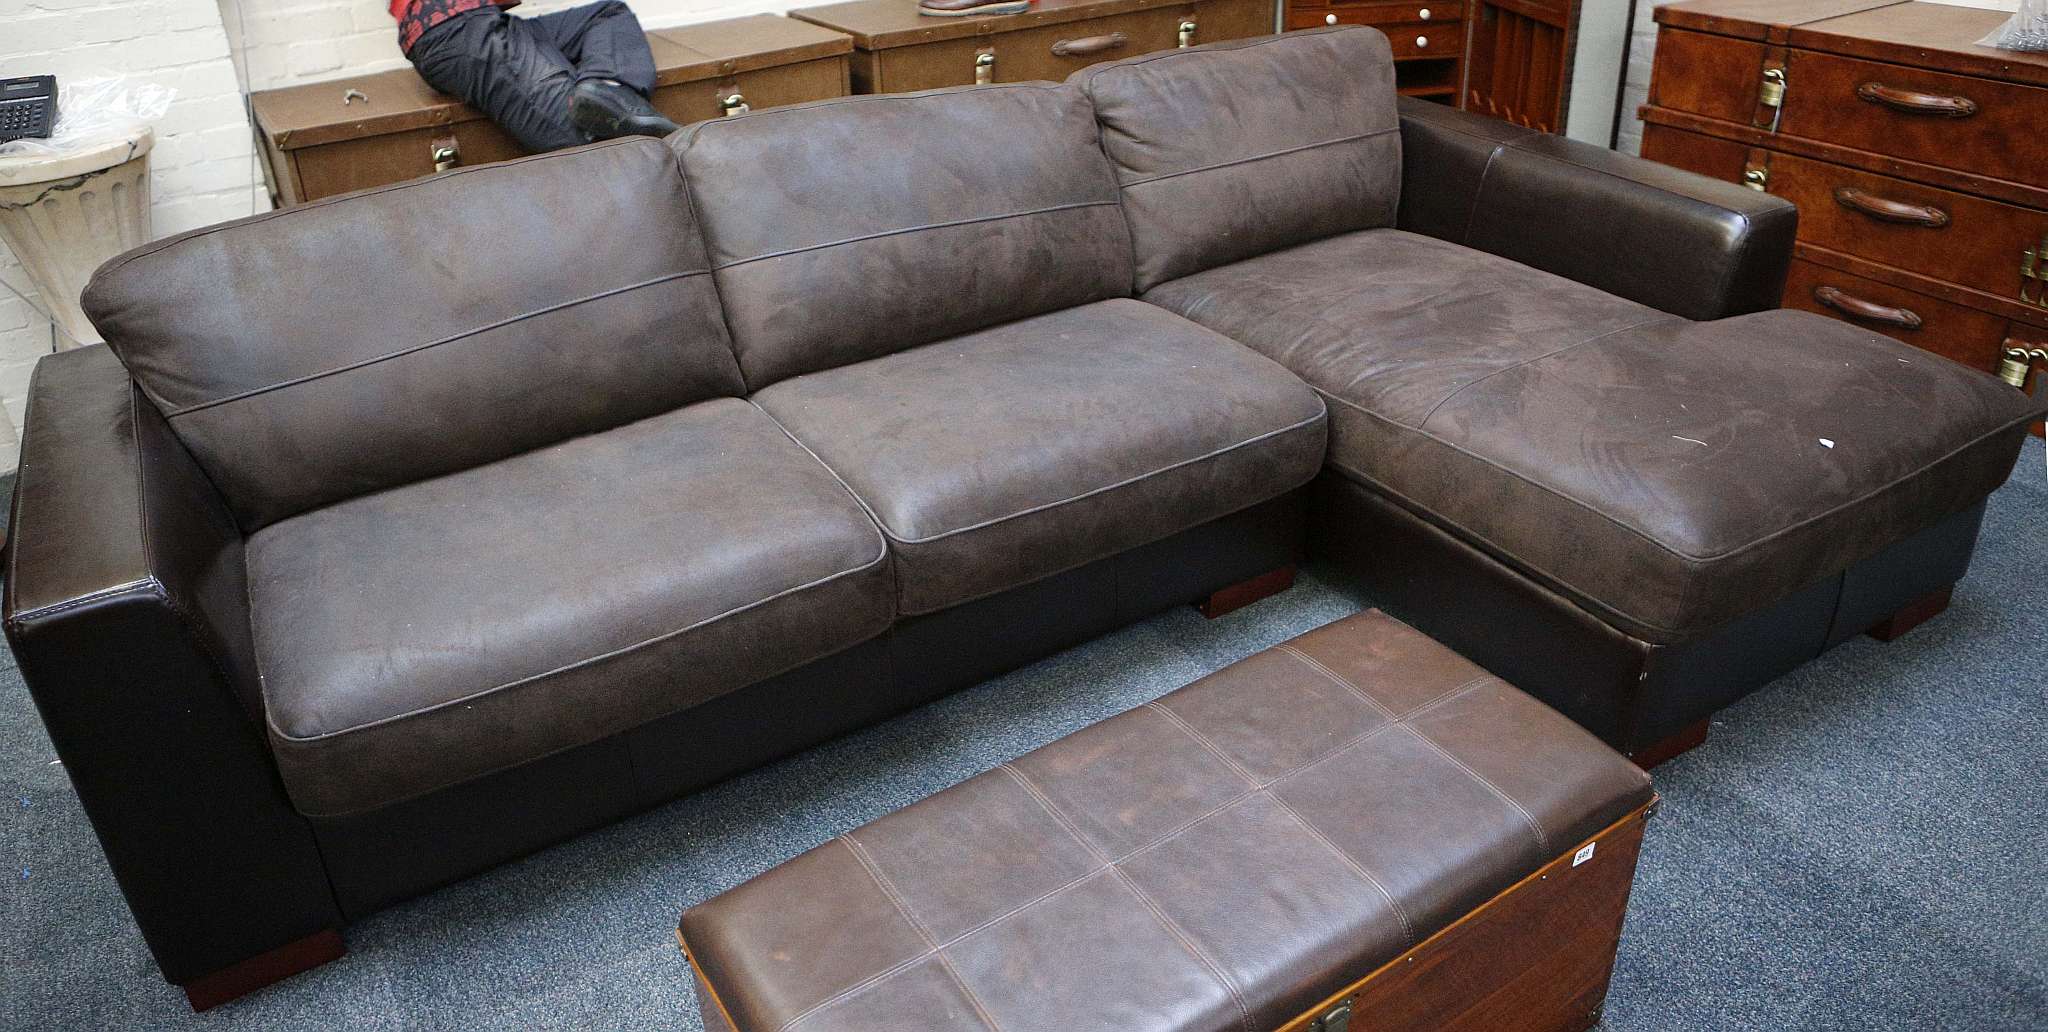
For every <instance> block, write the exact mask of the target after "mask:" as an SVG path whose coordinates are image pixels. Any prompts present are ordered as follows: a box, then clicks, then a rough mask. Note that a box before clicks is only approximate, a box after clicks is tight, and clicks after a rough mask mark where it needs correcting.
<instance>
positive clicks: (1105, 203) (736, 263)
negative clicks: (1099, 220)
mask: <svg viewBox="0 0 2048 1032" xmlns="http://www.w3.org/2000/svg"><path fill="white" fill-rule="evenodd" d="M1120 203H1122V202H1121V201H1119V200H1114V199H1112V200H1102V201H1071V202H1068V203H1066V204H1053V205H1047V206H1046V207H1043V208H1032V209H1029V210H1026V211H1006V212H999V213H997V214H994V215H976V216H974V217H973V218H967V219H954V220H952V221H950V222H928V223H925V224H924V225H921V226H901V227H898V228H896V229H885V230H881V231H879V232H875V233H863V234H861V235H859V236H850V237H846V238H844V239H841V240H826V241H823V242H821V243H816V244H805V245H804V246H802V247H790V248H784V249H783V250H780V251H767V252H763V253H761V254H756V255H749V256H748V257H745V258H735V259H732V260H731V261H728V262H724V263H721V264H716V265H713V266H712V267H711V269H710V271H711V272H714V273H719V272H725V271H727V270H729V269H736V268H739V267H740V266H742V265H750V264H752V263H754V262H763V261H768V260H769V259H771V258H788V257H792V256H794V255H799V254H807V253H809V252H812V251H823V250H826V249H828V248H833V247H844V246H846V245H847V244H862V243H866V242H868V241H870V240H886V239H888V238H889V237H896V236H904V235H906V234H910V233H923V232H925V231H927V230H933V229H956V228H958V227H960V226H973V225H979V224H980V223H984V222H1001V221H1004V220H1006V219H1028V218H1030V217H1032V216H1034V215H1057V214H1059V213H1060V212H1065V211H1079V210H1082V209H1086V208H1107V207H1110V206H1111V205H1117V204H1120Z"/></svg>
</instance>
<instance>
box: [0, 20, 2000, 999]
mask: <svg viewBox="0 0 2048 1032" xmlns="http://www.w3.org/2000/svg"><path fill="white" fill-rule="evenodd" d="M1794 217H1795V216H1794V212H1793V210H1792V209H1791V208H1790V207H1789V206H1787V205H1785V204H1784V203H1783V202H1780V201H1777V200H1775V199H1772V198H1769V197H1765V196H1762V195H1759V194H1755V193H1751V192H1749V191H1746V190H1742V189H1738V188H1734V187H1730V186H1727V185H1725V184H1719V183H1715V182H1711V181H1708V180H1705V179H1701V178H1697V177H1694V176H1690V175H1685V174H1682V173H1678V172H1675V171H1672V170H1669V169H1665V168H1661V167H1657V166H1653V165H1650V164H1647V163H1644V162H1640V161H1636V160H1633V159H1629V158H1625V157H1621V156H1617V155H1612V154H1607V153H1605V152H1599V151H1594V150H1591V149H1588V148H1584V147H1580V146H1578V145H1574V144H1571V143H1568V142H1566V141H1563V140H1559V139H1555V138H1551V137H1547V136H1538V135H1535V134H1531V133H1526V132H1523V131H1521V130H1517V129H1513V128H1510V127H1507V126H1504V125H1500V124H1497V123H1493V122H1488V121H1485V120H1482V119H1479V118H1476V117H1471V116H1466V115H1463V114H1460V113H1457V112H1453V111H1449V110H1445V109H1442V108H1438V107H1434V106H1431V105H1427V104H1421V103H1410V102H1407V101H1397V99H1396V97H1395V91H1394V86H1393V71H1392V64H1391V60H1390V56H1389V52H1388V46H1387V43H1386V40H1385V38H1384V37H1383V36H1381V35H1380V34H1379V33H1377V32H1376V31H1372V30H1368V29H1336V30H1322V31H1315V32H1309V33H1299V34H1292V35H1288V36H1282V37H1274V38H1269V39H1264V40H1257V41H1249V42H1236V43H1229V44H1220V45H1216V46H1211V47H1200V48H1194V49H1191V50H1186V51H1178V52H1173V53H1169V54H1165V55H1152V56H1147V57H1142V58H1137V59H1134V60H1131V61H1125V62H1119V63H1114V64H1109V65H1104V66H1098V67H1096V68H1093V69H1089V70H1087V71H1084V72H1082V73H1079V74H1078V75H1077V76H1076V77H1075V78H1074V79H1073V80H1072V81H1070V82H1068V83H1066V84H1052V83H1023V84H1010V85H1000V86H987V87H973V88H965V89H957V90H942V91H937V92H932V93H926V94H913V95H904V96H875V97H860V98H852V99H846V100H836V101H829V102H824V103H820V104H814V105H808V106H800V107H793V108H783V109H777V110H771V111H764V112H757V113H754V114H749V115H743V116H739V117H734V118H727V119H721V120H717V121H713V122H707V123H703V124H700V125H697V126H694V127H692V128H690V129H687V130H685V131H684V132H682V133H680V134H678V135H677V136H675V137H673V138H671V139H670V140H668V141H666V143H665V144H664V143H657V142H654V141H649V140H626V141H618V142H613V143H609V144H602V145H596V146H592V147H586V148H580V149H576V150H571V151H565V152H559V153H555V154H550V155H545V156H541V157H535V158H529V159H524V160H520V161H515V162H509V163H506V164H502V165H493V166H483V167H477V168H472V169H463V170H458V171H455V172H452V173H449V174H446V175H442V176H437V177H435V178H432V179H429V180H425V181H420V182H414V183H408V184H404V185H400V186H395V187H390V188H385V189H382V190H377V191H372V192H368V193H364V194H359V195H355V196H352V197H347V198H342V199H337V200H333V201H328V202H322V203H316V204H312V205H307V206H304V207H300V208H294V209H290V210H286V211H279V212H273V213H270V214H267V215H260V216H257V217H255V218H251V219H246V220H242V221H239V222H234V223H228V224H225V225H221V226H215V227H212V228H208V229H204V230H200V231H197V232H194V233H188V234H185V235H182V236H178V237H174V238H171V239H168V240H165V241H161V242H159V243H156V244H152V245H150V246H148V247H145V248H142V249H140V250H137V251H134V252H131V253H129V254H127V255H124V256H122V257H120V258H117V259H115V260H113V261H112V262H110V263H108V265H107V266H106V267H104V268H103V269H101V270H100V272H99V274H98V275H97V276H96V277H95V279H94V281H93V283H92V285H91V287H90V288H89V289H88V291H87V295H86V298H85V306H86V308H87V310H88V312H89V313H90V314H91V316H92V317H93V319H94V322H95V324H96V325H97V326H98V327H99V328H100V329H101V330H102V331H103V332H104V334H105V335H106V337H107V340H108V342H109V347H105V348H88V349H84V350H80V351H75V352H68V353H65V354H60V355H55V356H52V357H50V358H48V359H46V360H45V361H44V362H43V363H42V364H41V365H40V366H39V367H38V370H37V373H36V377H35V382H34V384H33V387H32V390H31V399H30V402H29V406H30V408H29V417H28V432H27V435H26V438H25V442H24V453H23V464H22V468H21V474H20V481H19V488H18V490H17V494H16V498H15V502H14V506H15V509H14V539H13V550H12V555H11V558H10V565H9V568H8V571H7V577H6V598H5V618H6V629H7V633H8V637H9V640H10V641H11V643H12V644H13V647H14V650H15V652H16V655H17V656H18V657H19V658H20V661H21V666H22V670H23V672H24V675H25V676H26V678H27V680H28V683H29V685H30V687H31V690H32V691H33V693H34V696H35V699H36V702H37V704H38V706H39V707H40V709H41V712H42V714H43V717H44V720H45V722H46V723H47V725H48V727H49V730H50V734H51V737H52V738H53V740H54V741H55V743H56V745H57V748H58V750H59V753H60V755H61V756H62V757H63V759H64V762H65V765H66V769H67V770H68V771H69V773H70V775H71V777H72V779H73V780H74V783H75V784H76V786H77V789H78V792H79V795H80V797H81V799H82V800H83V802H84V804H85V807H86V810H87V812H88V813H89V815H90V816H91V818H92V820H93V822H94V825H95V827H96V828H97V830H98V832H99V835H100V838H101V842H102V844H103V845H104V847H105V850H106V853H107V857H108V859H109V861H110V863H111V864H112V867H113V870H114V873H115V875H116V877H117V878H118V879H119V881H120V884H121V886H122V889H123V891H124V892H125V893H126V895H127V897H128V900H129V903H130V907H131V909H132V910H133V912H134V914H135V917H136V920H137V923H138V924H139V925H140V927H141V929H142V932H143V934H144V936H145V938H146V939H147V940H148V942H149V945H150V947H151V948H152V950H153V951H154V952H155V955H156V957H157V959H158V962H159V963H160V965H161V967H162V969H163V972H164V974H165V976H166V977H167V978H169V979H170V980H171V981H173V982H176V983H179V984H181V985H184V986H185V987H186V989H187V992H188V994H190V995H191V997H192V999H193V1001H194V1002H195V1004H198V1005H205V1004H210V1003H212V1002H216V1001H218V1000H220V999H224V998H229V997H232V996H233V995H235V994H236V993H239V992H242V991H246V990H247V989H248V988H250V987H252V986H254V985H257V984H261V983H262V982H264V981H266V980H269V979H274V978H276V977H280V976H281V975H283V974H288V973H290V972H291V971H293V970H296V969H299V968H303V967H305V966H307V965H309V964H312V963H316V962H318V961H320V960H323V959H327V958H329V957H331V956H334V955H336V954H337V953H338V951H339V949H340V940H339V938H338V936H337V935H336V930H337V929H339V928H340V927H341V926H343V925H344V924H345V923H346V922H348V921H350V920H352V919H355V918H357V917H359V916H361V915H363V914H365V913H367V912H369V911H372V910H375V909H377V908H379V907H382V906H385V905H387V904H389V903H391V902H393V901H395V900H397V899H400V898H403V897H405V896H408V895H411V894H414V893H418V892H421V891H424V890H426V889H428V888H430V887H433V886H435V885H437V884H440V883H443V882H446V881H448V880H451V879H454V878H458V877H461V876H463V875H466V874H468V873H471V872H473V871H476V870H479V869H482V868H484V867H487V866H490V865H492V864H495V863H498V862H501V861H503V860H505V859H507V858H510V857H513V856H516V855H518V854H521V853H524V852H527V851H530V850H533V849H536V848H539V847H541V846H543V845H545V844H547V843H549V842H552V841H555V840H558V839H560V838H562V837H564V836H568V835H571V834H574V833H576V832H579V831H581V830H584V829H587V828H590V827H592V826H595V825H598V824H601V823H604V822H607V821H610V820H613V819H616V818H617V817H619V816H622V815H625V814H628V813H632V812H635V811H638V810H641V809H643V808H646V807H648V806H650V805H653V804H655V803H657V802H658V801H660V800H663V799H666V798H669V797H672V796H674V795H676V794H678V793H681V792H686V791H689V790H691V789H694V788H696V787H699V786H702V785H705V784H707V783H710V782H712V781H715V780H717V779H720V778H723V777H726V776H728V775H730V774H732V773H734V772H737V771H740V770H743V769H745V768H748V767H750V766H754V765H757V764H760V763H762V762H765V761H767V760H768V759H771V758H773V757H775V756H778V755H781V754H784V753H787V752H789V751H791V750H794V749H797V748H801V747H803V746H805V745H807V744H810V743H813V742H817V741H819V740H822V739H824V738H826V737H828V736H831V735H834V734H837V733H841V732H843V731H845V730H847V729H850V728H853V727H856V726H859V725H862V724H866V723H869V722H872V721H875V720H877V719H880V718H882V717H884V716H886V715H888V714H890V713H892V712H895V711H898V710H900V709H902V708H904V707H906V706H909V705H912V704H915V703H916V702H918V701H920V700H924V699H928V698H931V697H933V696H935V695H937V694H939V693H942V692H945V691H948V690H951V689H954V688H957V687H960V686H963V685H966V684H970V683H973V682H975V681H978V680H980V679H983V678H986V677H988V676H990V675H992V674H994V673H997V672H999V671H1001V670H1003V669H1006V668H1009V667H1013V666H1016V665H1018V664H1020V663H1023V662H1027V661H1029V660H1031V659H1033V658H1036V657H1039V656H1042V655H1045V654H1047V653H1050V652H1052V651H1054V650H1056V649H1059V648H1062V647H1065V646H1067V645H1069V644H1072V643H1075V642H1078V641H1082V640H1085V639H1087V638H1089V637H1091V636H1094V635H1097V634H1100V633H1102V632H1104V631H1106V630H1109V629H1111V628H1114V627H1116V626H1118V625H1121V624H1123V623H1126V622H1128V621H1130V620H1132V619H1135V618H1137V617H1139V616H1142V615H1144V614H1147V613H1150V612H1154V611H1157V610H1159V609H1161V608H1164V607H1168V606H1171V605H1176V604H1181V603H1185V602H1188V601H1190V600H1194V599H1199V598H1201V597H1203V596H1205V595H1207V594H1208V593H1210V592H1213V591H1216V590H1218V589H1219V588H1223V587H1226V586H1228V585H1232V584H1234V583H1237V582H1240V581H1244V580H1246V579H1249V578H1252V577H1255V576H1256V575H1259V574H1261V573H1264V572H1266V571H1270V570H1273V569H1275V568H1278V567H1284V566H1286V565H1288V564H1290V563H1292V562H1294V561H1296V560H1297V559H1298V558H1300V556H1301V555H1302V554H1303V552H1304V549H1307V548H1313V549H1314V550H1315V551H1318V552H1320V553H1322V554H1326V555H1329V556H1334V557H1336V558H1338V559H1341V560H1343V561H1346V562H1349V563H1352V564H1354V565H1356V566H1357V567H1359V568H1361V569H1363V570H1364V571H1365V572H1366V573H1367V574H1368V576H1370V577H1372V579H1373V580H1374V582H1375V583H1376V584H1377V586H1378V587H1379V588H1380V589H1381V590H1382V591H1384V592H1386V593H1387V594H1388V596H1389V597H1390V598H1392V599H1393V600H1395V601H1396V602H1399V603H1402V604H1403V605H1404V607H1405V612H1406V614H1407V615H1408V616H1409V617H1410V618H1411V619H1413V620H1414V621H1415V622H1416V623H1418V624H1419V625H1420V626H1422V628H1423V629H1424V630H1426V631H1430V632H1432V633H1435V634H1438V635H1440V636H1441V637H1442V638H1443V639H1444V640H1445V641H1446V642H1447V643H1449V644H1451V645H1453V646H1454V647H1456V648H1458V649H1460V650H1462V651H1465V652H1466V653H1467V654H1468V655H1471V656H1473V657H1474V658H1476V659H1478V660H1480V661H1481V662H1483V663H1488V664H1492V665H1495V666H1497V667H1499V668H1501V669H1499V670H1498V671H1497V672H1500V673H1502V674H1504V675H1505V676H1508V677H1510V678H1511V679H1513V680H1514V681H1515V682H1516V683H1517V684H1520V685H1522V686H1524V687H1526V688H1528V689H1529V690H1531V691H1532V692H1533V693H1535V694H1536V695H1538V696H1539V697H1541V698H1543V699H1545V701H1547V702H1549V703H1550V704H1551V705H1553V706H1555V707H1557V708H1558V709H1560V710H1561V711H1563V712H1565V713H1566V714H1567V715H1569V716H1571V717H1573V718H1574V719H1576V720H1578V721H1580V722H1581V723H1583V724H1584V725H1585V726H1587V727H1588V728H1590V729H1592V730H1594V731H1595V732H1597V733H1599V734H1600V735H1602V736H1603V737H1605V738H1606V739H1607V740H1608V741H1609V742H1611V743H1614V744H1616V745H1619V746H1621V747H1622V748H1624V749H1627V750H1634V751H1641V749H1642V748H1643V747H1644V746H1646V745H1647V744H1650V743H1653V742H1655V741H1656V740H1657V739H1658V738H1659V737H1660V736H1661V735H1663V734H1665V733H1667V732H1670V731H1672V730H1682V729H1683V728H1685V727H1686V726H1688V725H1690V724H1691V723H1692V722H1695V721H1697V720H1699V719H1701V718H1703V717H1704V716H1705V715H1706V714H1707V713H1708V712H1711V710H1712V709H1713V708H1715V707H1717V706H1719V705H1722V704H1724V703H1725V702H1726V701H1728V699H1730V698H1732V697H1733V696H1735V695H1738V694H1740V693H1741V692H1742V691H1745V690H1747V689H1748V688H1750V687H1753V686H1754V685H1755V684H1757V683H1761V681H1762V680H1763V679H1765V678H1767V677H1768V676H1770V675H1771V674H1773V673H1775V672H1776V671H1777V670H1779V669H1782V668H1783V667H1784V666H1786V665H1787V664H1790V663H1793V662H1797V661H1798V660H1800V659H1802V658H1805V657H1809V656H1811V655H1813V654H1817V652H1818V651H1819V650H1820V649H1821V648H1823V647H1825V646H1826V645H1827V644H1829V643H1832V642H1833V641H1836V640H1839V639H1840V638H1841V637H1843V636H1845V635H1846V634H1848V633H1853V632H1855V631H1858V630H1861V629H1862V628H1863V627H1867V626H1870V625H1871V624H1872V623H1875V622H1877V621H1879V620H1881V619H1883V618H1885V617H1886V616H1887V614H1890V613H1892V612H1894V611H1895V610H1898V609H1900V608H1903V607H1906V606H1908V605H1909V604H1910V603H1912V602H1913V601H1914V600H1916V599H1917V598H1919V597H1920V596H1922V595H1924V594H1926V593H1927V592H1929V591H1933V590H1937V589H1939V588H1941V587H1943V586H1945V585H1946V584H1947V583H1949V582H1951V581H1953V580H1954V579H1955V578H1956V577H1958V576H1960V575H1961V573H1962V570H1963V567H1964V565H1965V564H1966V563H1967V561H1968V558H1969V553H1970V549H1971V546H1972V544H1973V541H1974V535H1975V528H1976V523H1977V519H1978V517H1979V515H1980V514H1981V505H1982V500H1983V498H1984V496H1985V495H1986V494H1987V493H1988V492H1989V491H1990V490H1991V489H1992V488H1993V487H1994V486H1995V485H1996V484H1997V483H1999V482H2000V480H2002V478H2003V477H2004V476H2005V475H2006V474H2007V472H2008V471H2009V470H2010V468H2011V465H2012V463H2013V461H2014V458H2015V456H2016V454H2017V450H2018V448H2019V445H2020V439H2021V436H2022V435H2023V434H2024V432H2025V423H2026V422H2027V421H2028V420H2030V419H2032V418H2037V417H2038V412H2039V409H2038V406H2036V405H2034V404H2033V403H2032V402H2030V401H2029V400H2028V399H2027V398H2026V397H2025V396H2024V395H2021V394H2019V393H2018V392H2014V391H2011V390H2009V389H2008V388H2005V387H2003V386H2002V385H2000V384H1998V383H1996V382H1995V381H1993V380H1992V379H1990V378H1989V377H1985V376H1982V375H1980V374H1977V373H1973V372H1970V371H1967V370H1964V369H1962V368H1961V367H1957V366H1952V365H1949V364H1946V363H1944V362H1941V361H1939V360H1934V359H1927V358H1925V357H1924V356H1922V355H1921V353H1920V352H1917V351H1914V350H1912V349H1909V348H1906V347H1904V346H1903V345H1898V344H1896V343H1893V342H1890V341H1887V340H1885V339H1883V338H1880V337H1877V336H1875V335H1872V334H1867V333H1862V332H1860V331H1857V330H1855V329H1853V328H1850V327H1845V326H1843V325H1841V324H1838V323H1835V322H1831V321H1828V320H1824V319H1821V318H1818V317H1809V316H1805V315H1801V314H1796V313H1785V312H1770V311H1765V310H1766V309H1769V308H1771V307H1772V305H1773V303H1774V301H1775V299H1776V297H1777V295H1778V290H1779V286H1780V283H1781V280H1782V278H1783V276H1784V274H1785V269H1786V264H1787V261H1788V258H1789V248H1790V245H1791V241H1792V236H1793V222H1794ZM1311 529H1312V530H1313V533H1312V534H1311V533H1310V531H1311Z"/></svg>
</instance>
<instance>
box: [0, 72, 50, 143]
mask: <svg viewBox="0 0 2048 1032" xmlns="http://www.w3.org/2000/svg"><path fill="white" fill-rule="evenodd" d="M56 124H57V77H56V76H54V75H30V76H25V77H23V78H20V79H0V143H6V142H7V141H9V140H19V139H23V138H25V137H31V136H33V137H38V138H42V137H47V136H49V135H50V127H51V126H53V125H56Z"/></svg>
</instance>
